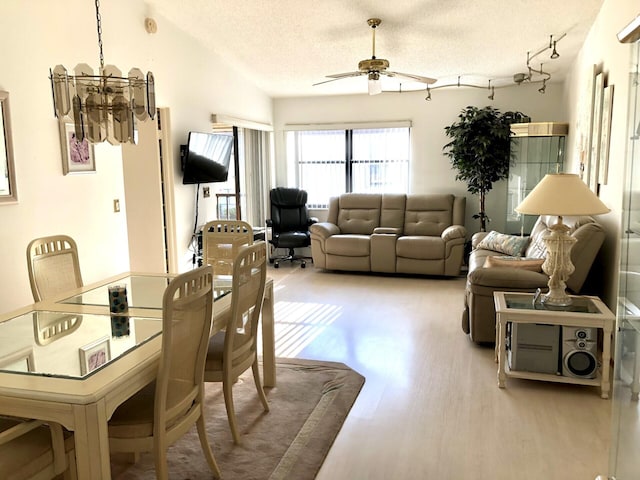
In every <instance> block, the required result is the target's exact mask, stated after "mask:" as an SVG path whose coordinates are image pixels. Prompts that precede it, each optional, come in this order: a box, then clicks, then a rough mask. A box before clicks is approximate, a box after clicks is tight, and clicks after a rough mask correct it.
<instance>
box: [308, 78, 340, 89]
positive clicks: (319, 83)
mask: <svg viewBox="0 0 640 480" xmlns="http://www.w3.org/2000/svg"><path fill="white" fill-rule="evenodd" d="M343 78H347V77H340V78H331V79H329V80H324V81H322V82H318V83H314V84H313V85H311V86H312V87H315V86H316V85H322V84H323V83H329V82H335V81H336V80H342V79H343Z"/></svg>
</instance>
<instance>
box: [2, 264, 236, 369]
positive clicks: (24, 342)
mask: <svg viewBox="0 0 640 480" xmlns="http://www.w3.org/2000/svg"><path fill="white" fill-rule="evenodd" d="M170 281H171V277H170V276H162V275H143V274H139V275H138V274H132V275H127V276H123V277H122V278H120V279H117V280H115V281H113V282H109V283H104V284H102V285H99V286H96V287H93V288H91V287H89V288H87V289H86V291H84V292H82V293H80V294H75V295H72V296H69V297H68V298H64V299H62V300H59V301H57V302H55V303H51V304H46V307H45V308H46V309H42V307H40V308H38V304H36V305H35V306H34V308H33V310H30V311H28V312H27V313H22V314H20V315H17V316H15V317H12V318H8V319H6V320H5V321H3V322H0V372H2V373H15V374H22V375H38V376H47V377H61V378H71V379H84V378H87V377H88V376H90V375H92V374H94V373H95V372H97V371H99V370H101V369H102V368H103V367H104V366H106V365H108V364H109V363H111V362H114V361H116V360H117V359H118V358H120V357H122V356H124V355H126V354H127V353H129V352H131V351H133V350H135V349H137V348H139V347H140V346H142V345H144V344H145V343H147V342H149V341H150V340H152V339H153V338H155V337H157V336H158V335H160V334H161V333H162V318H161V317H162V314H161V313H162V298H163V295H164V291H165V289H166V288H167V285H168V284H169V282H170ZM110 287H124V289H123V290H121V291H122V292H124V291H126V303H127V304H128V306H127V308H126V309H125V310H123V311H120V312H118V313H111V312H113V310H112V309H111V306H110V304H111V300H110ZM213 291H214V302H215V301H217V300H219V299H221V298H223V297H224V296H226V295H227V294H229V293H230V292H231V279H230V277H215V278H214V289H213ZM79 306H92V307H94V310H96V311H91V313H84V312H83V313H78V312H77V311H74V308H75V309H77V308H79ZM95 307H104V308H95ZM129 309H136V310H135V315H133V314H132V313H134V312H133V311H130V310H129ZM147 315H148V316H147Z"/></svg>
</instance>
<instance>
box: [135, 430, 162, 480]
mask: <svg viewBox="0 0 640 480" xmlns="http://www.w3.org/2000/svg"><path fill="white" fill-rule="evenodd" d="M167 447H168V445H167V443H166V442H165V441H163V440H161V439H160V438H158V437H155V436H154V440H153V460H154V462H155V466H156V478H157V479H158V480H169V468H168V466H167ZM136 454H137V455H139V453H138V452H136Z"/></svg>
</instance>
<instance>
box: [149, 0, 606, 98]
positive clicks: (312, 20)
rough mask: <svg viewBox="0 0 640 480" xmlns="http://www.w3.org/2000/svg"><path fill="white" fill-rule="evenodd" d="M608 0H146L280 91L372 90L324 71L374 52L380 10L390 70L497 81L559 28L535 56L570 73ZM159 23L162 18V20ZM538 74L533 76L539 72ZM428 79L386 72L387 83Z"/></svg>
mask: <svg viewBox="0 0 640 480" xmlns="http://www.w3.org/2000/svg"><path fill="white" fill-rule="evenodd" d="M602 1H603V0H562V1H558V0H527V1H524V0H313V1H311V0H180V1H176V0H147V4H148V6H149V12H150V14H151V15H154V14H159V15H160V16H161V17H163V18H164V19H170V20H163V21H171V22H173V23H174V24H175V25H176V26H177V27H178V28H180V29H182V30H184V31H187V32H189V33H190V34H191V35H193V36H194V37H196V38H197V39H198V40H199V41H201V42H202V43H204V44H206V45H208V47H209V48H210V49H211V50H212V51H214V52H216V53H217V54H219V55H220V56H221V57H223V58H224V59H226V60H227V61H228V62H230V63H231V64H233V65H234V66H235V67H236V68H238V69H239V70H240V71H241V72H244V73H245V74H247V75H248V76H249V77H251V78H253V79H254V81H255V83H256V84H257V85H258V87H259V88H261V89H262V90H264V91H265V92H266V93H267V94H269V95H271V96H273V97H291V96H306V95H335V94H346V93H366V91H367V81H366V77H364V76H361V77H355V78H348V79H344V80H338V81H334V82H330V83H326V84H323V85H318V86H312V85H313V84H314V83H318V82H321V81H323V80H326V78H325V75H329V74H336V73H343V72H352V71H356V70H357V68H358V62H359V61H360V60H363V59H368V58H371V55H372V36H371V29H370V28H369V26H368V25H367V19H368V18H372V17H378V18H381V19H382V24H381V25H380V26H379V27H378V29H377V31H376V57H378V58H385V59H387V60H389V62H390V68H389V69H390V70H393V71H397V72H403V73H411V74H417V75H421V76H426V77H433V78H436V79H438V83H436V84H435V85H434V86H438V85H445V84H456V83H457V82H458V77H459V78H460V83H462V84H464V83H475V84H477V85H486V86H489V80H491V85H495V86H500V85H505V84H513V75H514V74H515V73H518V72H526V71H527V68H526V62H527V52H531V54H534V53H536V52H538V51H540V50H541V49H544V48H545V47H546V46H548V45H549V40H550V36H551V35H553V36H554V38H560V37H561V36H562V35H564V34H566V35H565V36H564V37H563V38H562V39H561V40H559V41H558V43H557V51H558V53H559V54H560V57H559V58H557V59H555V60H551V59H550V58H549V56H550V54H551V50H550V49H549V50H546V51H544V52H543V53H541V54H540V55H538V56H536V57H535V58H534V59H533V61H532V62H531V66H532V67H533V68H535V69H540V64H541V63H542V64H543V66H542V69H543V70H545V71H547V72H549V73H551V75H552V79H551V81H552V82H553V81H557V80H559V79H562V78H563V75H565V73H566V71H567V69H568V66H569V65H570V64H571V62H572V61H573V59H574V58H575V55H576V54H577V52H578V50H579V49H580V46H581V45H582V43H583V41H584V39H585V37H586V35H587V33H588V31H589V29H590V27H591V25H592V23H593V21H594V19H595V17H596V15H597V13H598V11H599V9H600V6H601V5H602ZM158 28H159V29H161V28H162V22H161V21H159V25H158ZM535 78H536V77H534V80H535ZM418 86H419V87H420V88H424V86H423V85H420V84H415V83H413V84H410V83H407V82H406V81H405V82H404V83H403V84H402V86H400V85H399V84H398V80H397V79H387V78H386V77H385V82H384V83H383V87H384V88H385V90H387V89H393V90H397V89H398V88H402V89H416V87H418Z"/></svg>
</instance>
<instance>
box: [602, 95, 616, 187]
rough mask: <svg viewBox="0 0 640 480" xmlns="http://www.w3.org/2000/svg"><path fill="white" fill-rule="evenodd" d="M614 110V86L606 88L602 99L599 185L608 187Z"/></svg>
mask: <svg viewBox="0 0 640 480" xmlns="http://www.w3.org/2000/svg"><path fill="white" fill-rule="evenodd" d="M612 110H613V85H609V86H607V87H604V94H603V97H602V132H601V134H600V167H599V169H598V183H600V185H606V184H607V180H608V176H609V143H610V140H611V111H612Z"/></svg>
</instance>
